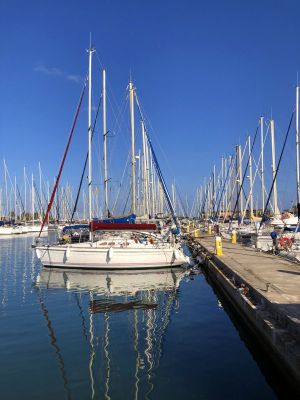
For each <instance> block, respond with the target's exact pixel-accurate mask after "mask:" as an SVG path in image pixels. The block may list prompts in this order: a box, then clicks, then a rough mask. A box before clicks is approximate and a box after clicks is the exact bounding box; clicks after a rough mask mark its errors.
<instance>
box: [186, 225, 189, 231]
mask: <svg viewBox="0 0 300 400" xmlns="http://www.w3.org/2000/svg"><path fill="white" fill-rule="evenodd" d="M186 233H190V224H188V225H187V226H186Z"/></svg>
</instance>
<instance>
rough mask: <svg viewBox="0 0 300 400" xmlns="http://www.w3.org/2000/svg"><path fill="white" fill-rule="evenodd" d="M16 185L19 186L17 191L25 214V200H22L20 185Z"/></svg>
mask: <svg viewBox="0 0 300 400" xmlns="http://www.w3.org/2000/svg"><path fill="white" fill-rule="evenodd" d="M16 187H17V192H18V196H19V199H20V205H21V208H22V212H23V213H24V214H25V208H24V204H23V200H22V197H21V193H20V190H19V186H18V185H16ZM15 217H16V216H15Z"/></svg>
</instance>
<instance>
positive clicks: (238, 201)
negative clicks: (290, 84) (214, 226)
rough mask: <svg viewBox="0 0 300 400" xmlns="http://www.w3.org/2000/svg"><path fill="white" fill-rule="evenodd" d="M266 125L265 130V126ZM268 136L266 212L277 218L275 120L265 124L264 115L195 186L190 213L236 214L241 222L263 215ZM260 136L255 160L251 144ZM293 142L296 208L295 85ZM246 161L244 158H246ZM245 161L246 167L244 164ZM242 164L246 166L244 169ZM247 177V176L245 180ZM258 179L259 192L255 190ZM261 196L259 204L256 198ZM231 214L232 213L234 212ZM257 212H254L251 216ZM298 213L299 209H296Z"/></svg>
mask: <svg viewBox="0 0 300 400" xmlns="http://www.w3.org/2000/svg"><path fill="white" fill-rule="evenodd" d="M266 126H267V130H266V129H265V127H266ZM268 133H269V135H270V147H271V178H272V202H271V204H270V211H269V215H271V216H273V217H274V218H280V217H281V212H280V210H279V205H278V191H277V172H278V171H277V169H278V165H277V164H276V146H275V121H274V119H273V118H271V119H270V120H269V121H268V122H267V123H266V122H265V118H264V117H263V116H261V117H260V118H259V126H258V128H257V132H256V135H255V137H254V139H253V140H252V139H251V136H250V135H249V136H248V137H247V140H246V143H245V145H244V146H243V147H242V146H241V145H237V146H236V147H235V152H234V154H233V155H230V156H228V157H222V159H221V168H220V171H219V172H218V173H217V172H216V166H215V165H214V166H213V171H212V173H211V175H210V177H209V178H208V179H206V180H205V181H204V184H203V185H202V186H200V187H199V188H197V190H196V196H195V200H194V205H193V208H192V210H191V214H192V215H191V216H198V217H206V218H209V217H214V218H220V217H221V218H224V219H226V218H229V217H238V218H240V220H241V221H243V220H244V219H245V218H246V217H247V218H249V219H250V220H251V221H253V220H254V219H255V217H259V216H261V215H262V213H263V211H264V208H265V206H266V198H267V197H268V191H267V190H266V183H265V182H266V177H265V157H264V156H265V149H266V138H267V135H268ZM258 134H259V136H260V153H259V158H258V160H257V161H256V160H255V158H254V155H253V145H254V142H255V140H256V136H257V135H258ZM295 138H296V140H295V144H296V149H295V150H296V196H297V208H298V209H299V208H300V207H299V203H300V174H299V86H298V85H297V86H296V101H295ZM245 160H246V161H245ZM245 163H246V166H245ZM243 165H244V166H245V167H244V169H243ZM246 178H247V179H246ZM258 179H260V185H259V186H260V195H259V194H258V192H257V191H256V193H255V191H254V188H257V186H258V184H257V183H256V184H255V182H257V181H258ZM259 197H260V207H259V206H258V200H259ZM233 214H234V215H233ZM254 214H256V215H254ZM298 214H299V212H298Z"/></svg>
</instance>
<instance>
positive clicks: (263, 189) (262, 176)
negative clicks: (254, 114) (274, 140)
mask: <svg viewBox="0 0 300 400" xmlns="http://www.w3.org/2000/svg"><path fill="white" fill-rule="evenodd" d="M260 151H261V170H260V174H261V209H262V212H263V211H264V208H265V179H264V117H260Z"/></svg>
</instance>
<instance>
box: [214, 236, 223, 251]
mask: <svg viewBox="0 0 300 400" xmlns="http://www.w3.org/2000/svg"><path fill="white" fill-rule="evenodd" d="M215 244H216V255H217V256H222V255H223V250H222V238H221V236H216V241H215Z"/></svg>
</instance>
